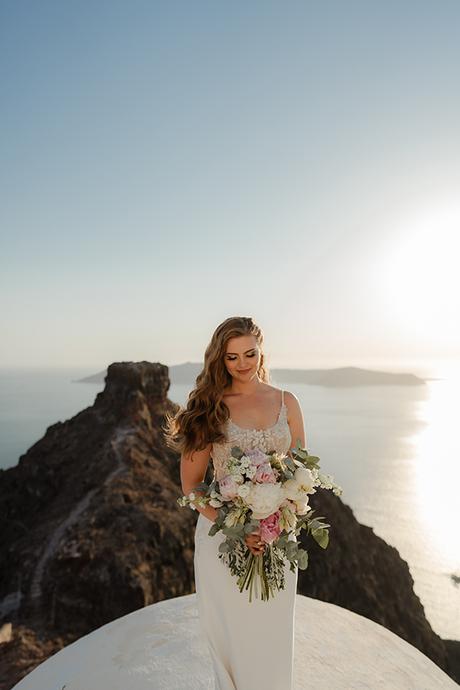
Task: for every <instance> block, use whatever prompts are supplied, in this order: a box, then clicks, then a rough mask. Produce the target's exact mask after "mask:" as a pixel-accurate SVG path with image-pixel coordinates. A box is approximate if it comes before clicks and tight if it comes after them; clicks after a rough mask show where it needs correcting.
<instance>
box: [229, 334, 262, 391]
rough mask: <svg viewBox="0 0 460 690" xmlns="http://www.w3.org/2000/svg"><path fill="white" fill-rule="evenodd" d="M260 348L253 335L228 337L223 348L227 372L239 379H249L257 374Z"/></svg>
mask: <svg viewBox="0 0 460 690" xmlns="http://www.w3.org/2000/svg"><path fill="white" fill-rule="evenodd" d="M260 355H261V352H260V349H259V345H258V343H257V338H256V337H255V335H240V336H238V337H236V338H230V340H228V341H227V347H226V348H225V354H224V362H225V366H226V367H227V371H228V373H229V374H230V375H231V376H233V378H235V379H237V380H239V381H249V380H250V379H252V378H254V376H256V375H257V371H258V369H259V363H260Z"/></svg>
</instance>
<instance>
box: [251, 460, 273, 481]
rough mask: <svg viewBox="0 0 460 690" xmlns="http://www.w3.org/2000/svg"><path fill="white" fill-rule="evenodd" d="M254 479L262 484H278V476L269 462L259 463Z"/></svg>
mask: <svg viewBox="0 0 460 690" xmlns="http://www.w3.org/2000/svg"><path fill="white" fill-rule="evenodd" d="M254 481H256V482H261V483H262V484H276V476H275V473H274V472H273V468H272V466H271V465H270V463H269V462H264V463H263V464H261V465H259V466H258V468H257V471H256V473H255V475H254Z"/></svg>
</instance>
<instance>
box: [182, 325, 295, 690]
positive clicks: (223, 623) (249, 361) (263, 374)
mask: <svg viewBox="0 0 460 690" xmlns="http://www.w3.org/2000/svg"><path fill="white" fill-rule="evenodd" d="M262 345H263V334H262V331H261V329H260V328H259V327H258V326H257V325H256V324H255V323H254V321H253V320H252V319H251V318H248V317H230V318H228V319H226V320H225V321H223V322H222V323H221V324H220V325H219V326H218V327H217V328H216V330H215V331H214V333H213V335H212V337H211V340H210V342H209V345H208V346H207V348H206V351H205V356H204V366H203V370H202V371H201V373H200V374H199V375H198V377H197V379H196V387H195V388H194V389H193V390H192V391H191V393H190V394H189V398H188V402H187V406H186V408H185V409H182V410H180V411H179V412H178V413H177V414H176V416H175V417H174V419H172V420H171V426H170V428H171V430H172V431H173V432H174V433H171V437H170V438H171V439H172V440H174V442H175V444H176V448H179V449H180V451H181V481H182V489H183V492H184V494H188V493H190V492H191V491H192V489H193V488H194V487H195V486H196V485H197V484H199V483H200V482H202V481H203V480H204V478H205V475H206V471H207V468H208V464H209V462H210V461H211V463H212V469H213V472H214V476H215V477H216V479H217V480H218V481H219V479H220V478H221V477H223V476H224V475H225V473H226V472H225V462H226V459H227V458H228V456H229V455H230V449H231V448H232V446H234V445H238V446H239V447H240V448H241V449H248V448H256V447H258V448H260V449H261V450H263V451H265V452H269V451H271V450H276V451H277V452H280V453H285V452H286V451H287V450H289V448H293V447H294V446H295V445H296V443H297V441H298V440H300V443H301V445H302V447H306V443H305V430H304V420H303V415H302V410H301V407H300V404H299V401H298V399H297V397H296V396H295V395H294V394H293V393H290V392H288V391H283V390H280V389H278V388H275V387H274V386H272V385H270V384H269V383H268V381H269V376H268V373H267V370H266V368H265V366H264V353H263V349H262ZM197 510H198V511H199V515H198V520H197V523H196V529H195V555H194V571H195V588H196V595H197V606H198V614H199V619H200V626H201V630H202V632H203V634H204V637H205V639H206V642H207V645H208V649H209V653H210V656H211V660H212V665H213V669H214V676H215V687H216V689H217V690H259V688H260V689H263V690H291V689H292V675H293V662H294V619H295V595H296V588H297V569H295V572H292V571H291V570H290V568H289V566H288V564H286V566H285V587H284V589H282V590H280V591H279V592H277V593H276V594H275V596H274V598H271V599H269V600H268V601H262V600H261V599H253V600H252V602H249V600H248V596H247V592H246V591H243V592H240V591H239V589H238V587H237V584H236V578H235V577H234V576H232V575H231V573H230V570H229V568H228V567H227V566H226V565H225V564H224V563H223V561H222V560H221V559H219V558H218V555H217V554H218V548H219V544H220V543H221V541H223V539H225V536H224V535H223V534H222V532H217V534H215V535H214V536H209V534H208V532H209V529H210V527H211V525H212V523H213V522H214V520H215V519H216V517H217V512H218V511H217V510H216V508H213V507H212V506H211V505H207V506H206V507H198V506H197ZM245 542H246V546H247V547H248V549H249V550H250V551H251V552H252V553H253V554H255V555H257V554H260V553H262V552H263V551H264V548H265V547H264V544H263V542H262V541H261V540H260V537H259V534H258V533H257V532H254V533H252V534H249V535H247V536H246V538H245Z"/></svg>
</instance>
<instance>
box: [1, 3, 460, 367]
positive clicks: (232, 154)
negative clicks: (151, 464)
mask: <svg viewBox="0 0 460 690" xmlns="http://www.w3.org/2000/svg"><path fill="white" fill-rule="evenodd" d="M459 23H460V5H459V4H458V3H457V2H454V1H443V2H441V3H435V2H415V1H414V2H403V3H401V2H387V3H378V2H364V1H363V2H357V1H353V0H351V1H350V2H347V3H344V2H338V1H337V2H328V3H313V2H307V1H304V2H297V1H296V2H289V3H276V2H270V1H267V0H264V1H260V2H249V3H242V2H236V3H231V4H229V3H218V2H199V1H198V2H194V3H190V2H175V1H172V2H168V3H155V2H140V1H138V0H133V1H131V2H127V1H126V2H118V1H111V2H100V1H99V2H96V3H94V2H78V1H75V2H73V3H70V2H68V3H63V2H46V1H44V2H40V3H35V2H30V1H29V2H8V1H6V2H5V1H4V2H3V3H2V4H1V8H0V46H1V47H0V51H1V60H0V74H1V82H2V95H3V98H2V109H1V113H0V119H1V137H2V144H1V149H2V156H1V170H0V183H1V184H0V202H1V203H0V207H1V210H0V219H1V225H0V227H1V259H0V261H1V283H2V284H1V294H2V298H1V307H2V313H3V315H4V326H5V327H6V329H5V330H6V334H5V336H4V337H3V338H2V343H1V344H0V356H1V361H2V365H3V366H6V367H8V366H11V367H13V366H68V365H72V366H76V365H78V366H79V365H81V366H83V367H86V366H88V368H89V369H90V370H92V369H93V368H94V367H98V368H102V367H105V366H107V365H108V364H109V363H110V362H112V361H119V360H137V359H148V360H151V361H162V362H164V363H165V364H168V365H171V364H176V363H180V362H183V361H187V360H193V361H197V360H200V359H201V358H202V356H203V352H204V349H205V347H206V345H207V343H208V340H209V338H210V336H211V333H212V331H213V330H214V328H215V327H216V326H217V325H218V324H219V323H220V322H221V321H222V320H223V319H225V318H227V317H228V316H231V315H244V316H249V315H250V316H253V318H255V320H256V321H257V322H258V323H259V324H260V326H261V327H262V329H263V330H264V333H265V340H266V349H267V354H268V357H269V362H270V363H271V365H272V366H292V367H294V366H304V367H310V366H316V365H327V364H330V365H331V366H333V365H338V364H355V365H359V364H362V365H366V364H369V363H371V362H384V361H385V362H389V366H390V367H391V364H392V363H394V364H395V366H396V363H397V362H407V361H411V360H414V361H415V360H419V359H420V360H422V359H423V360H424V359H430V358H435V359H438V360H447V359H455V358H458V359H460V325H456V324H457V321H458V319H454V320H452V316H455V314H456V313H458V312H457V311H456V310H457V307H458V306H459V305H458V298H457V294H460V284H459V278H458V277H457V270H456V266H455V265H454V263H453V262H452V256H453V255H454V254H455V252H456V250H457V249H458V246H457V243H458V239H457V237H458V236H460V234H459V230H460V207H459V206H458V202H457V199H458V197H459V193H458V192H459V188H460V184H459V183H460V165H459V164H460V130H459V127H458V122H459V121H460V96H459V90H458V83H459V71H460V67H459V65H460V48H459V46H458V40H457V39H458V27H459ZM427 278H429V281H427ZM453 321H454V322H455V323H454V325H452V323H453ZM393 368H395V367H393ZM406 368H407V367H406Z"/></svg>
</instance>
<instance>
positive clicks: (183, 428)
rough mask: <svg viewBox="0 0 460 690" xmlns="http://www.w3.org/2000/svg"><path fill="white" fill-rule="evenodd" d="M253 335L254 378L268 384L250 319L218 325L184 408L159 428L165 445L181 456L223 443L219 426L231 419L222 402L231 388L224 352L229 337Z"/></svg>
mask: <svg viewBox="0 0 460 690" xmlns="http://www.w3.org/2000/svg"><path fill="white" fill-rule="evenodd" d="M241 335H254V336H255V337H256V339H257V344H258V346H259V349H260V361H259V368H258V370H257V375H258V377H259V379H260V380H261V381H263V382H264V383H268V381H269V373H268V370H267V369H266V368H265V365H264V354H263V351H262V345H263V340H264V338H263V333H262V330H261V329H260V328H259V327H258V326H257V325H256V324H255V323H254V321H253V320H252V318H250V317H246V316H231V317H229V318H228V319H226V320H225V321H223V322H222V323H221V324H219V326H217V328H216V330H215V331H214V333H213V335H212V338H211V341H210V342H209V345H208V346H207V348H206V351H205V355H204V366H203V369H202V371H201V372H200V373H199V374H198V376H197V378H196V386H195V388H194V389H193V390H192V391H191V392H190V393H189V396H188V401H187V405H186V407H185V408H182V407H181V408H180V409H179V410H178V412H177V413H176V414H175V415H170V414H169V413H166V424H165V425H164V426H163V427H162V429H163V431H164V434H165V440H166V444H167V445H168V446H169V447H170V448H173V449H174V450H176V451H178V452H179V453H181V454H188V453H192V454H193V451H194V450H203V449H204V448H205V447H206V446H207V445H208V443H214V442H221V441H224V440H225V434H224V433H223V432H222V425H223V424H224V423H225V422H226V421H227V419H228V418H229V416H230V410H229V409H228V407H227V405H226V404H225V403H224V402H223V400H222V398H223V393H224V390H225V389H226V388H228V386H229V385H231V381H232V376H231V374H229V372H228V371H227V368H226V366H225V361H224V360H225V353H226V348H227V342H228V341H229V340H230V338H236V337H238V336H241Z"/></svg>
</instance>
